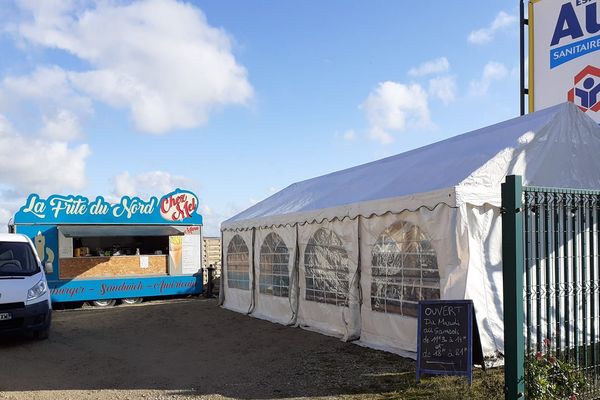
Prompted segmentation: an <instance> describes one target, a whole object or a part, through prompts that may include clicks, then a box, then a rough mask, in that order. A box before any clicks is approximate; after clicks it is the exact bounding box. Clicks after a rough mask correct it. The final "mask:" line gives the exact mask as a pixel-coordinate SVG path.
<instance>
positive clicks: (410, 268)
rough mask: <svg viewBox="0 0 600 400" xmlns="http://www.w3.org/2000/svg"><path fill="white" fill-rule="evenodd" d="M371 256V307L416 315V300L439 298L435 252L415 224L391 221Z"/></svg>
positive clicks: (438, 277) (394, 312) (377, 309)
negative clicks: (393, 222)
mask: <svg viewBox="0 0 600 400" xmlns="http://www.w3.org/2000/svg"><path fill="white" fill-rule="evenodd" d="M372 256H373V258H372V267H373V269H372V276H373V279H372V282H371V308H372V310H373V311H380V312H385V313H393V314H401V315H406V316H410V317H416V316H417V304H418V302H419V300H433V299H439V298H440V275H439V272H438V266H437V256H436V253H435V250H434V249H433V247H432V246H431V241H430V239H429V238H428V237H427V235H426V234H425V233H424V232H423V231H422V230H421V229H420V228H419V227H418V226H415V225H413V224H410V223H408V222H402V221H401V222H398V223H396V224H394V225H392V226H391V227H389V228H388V229H386V230H385V231H384V232H383V233H382V234H381V235H380V236H379V238H378V239H377V242H376V243H375V246H374V247H373V253H372Z"/></svg>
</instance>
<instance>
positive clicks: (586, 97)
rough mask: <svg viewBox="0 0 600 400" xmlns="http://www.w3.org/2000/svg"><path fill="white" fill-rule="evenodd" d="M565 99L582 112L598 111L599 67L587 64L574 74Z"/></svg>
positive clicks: (599, 102)
mask: <svg viewBox="0 0 600 400" xmlns="http://www.w3.org/2000/svg"><path fill="white" fill-rule="evenodd" d="M567 99H568V100H569V101H570V102H572V103H575V104H576V105H577V106H578V107H579V108H580V109H581V111H583V112H588V111H592V112H598V111H600V68H596V67H594V66H591V65H588V66H587V67H585V68H584V69H583V70H582V71H581V72H579V73H578V74H577V75H575V78H574V79H573V87H572V88H571V90H569V92H568V93H567Z"/></svg>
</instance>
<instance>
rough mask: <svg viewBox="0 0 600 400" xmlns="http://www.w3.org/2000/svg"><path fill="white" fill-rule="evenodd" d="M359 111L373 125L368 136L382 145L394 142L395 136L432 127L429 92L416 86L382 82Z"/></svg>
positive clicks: (414, 84)
mask: <svg viewBox="0 0 600 400" xmlns="http://www.w3.org/2000/svg"><path fill="white" fill-rule="evenodd" d="M360 108H361V109H362V110H363V111H364V112H365V115H366V117H367V120H368V121H369V124H370V128H369V136H370V137H371V138H372V139H374V140H377V141H379V142H381V143H382V144H389V143H392V142H393V141H394V136H393V135H392V132H401V131H404V130H405V129H406V128H407V127H413V128H426V127H429V126H431V120H430V116H429V106H428V101H427V92H426V91H425V90H424V89H423V88H422V87H421V85H418V84H416V83H413V84H410V85H404V84H401V83H397V82H391V81H387V82H382V83H380V84H379V85H378V86H377V88H376V89H375V90H373V91H372V92H371V93H370V94H369V96H368V97H367V99H366V100H365V101H364V103H363V104H362V105H361V106H360Z"/></svg>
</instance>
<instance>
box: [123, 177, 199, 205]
mask: <svg viewBox="0 0 600 400" xmlns="http://www.w3.org/2000/svg"><path fill="white" fill-rule="evenodd" d="M112 180H113V190H112V195H113V196H114V197H115V198H120V197H122V196H130V197H131V196H139V197H142V198H149V197H151V196H161V195H163V194H167V193H169V192H172V191H173V190H175V189H178V188H180V189H193V187H194V186H196V185H195V184H194V182H193V181H192V180H191V179H188V178H186V177H183V176H179V175H172V174H170V173H169V172H165V171H150V172H143V173H140V174H137V175H131V174H130V173H129V172H127V171H125V172H123V173H122V174H119V175H117V176H115V177H113V179H112Z"/></svg>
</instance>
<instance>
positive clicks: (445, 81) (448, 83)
mask: <svg viewBox="0 0 600 400" xmlns="http://www.w3.org/2000/svg"><path fill="white" fill-rule="evenodd" d="M456 91H457V89H456V77H454V76H440V77H436V78H432V79H430V80H429V89H428V92H429V94H430V95H431V96H432V97H434V98H437V99H439V100H441V101H442V102H443V103H444V104H449V103H451V102H453V101H454V100H455V99H456Z"/></svg>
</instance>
